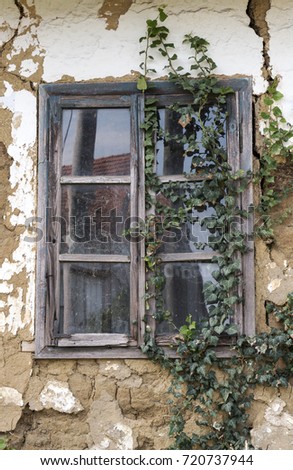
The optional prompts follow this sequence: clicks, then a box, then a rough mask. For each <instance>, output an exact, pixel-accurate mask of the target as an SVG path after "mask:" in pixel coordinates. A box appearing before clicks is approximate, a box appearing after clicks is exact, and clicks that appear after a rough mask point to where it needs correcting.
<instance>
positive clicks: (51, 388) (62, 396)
mask: <svg viewBox="0 0 293 470" xmlns="http://www.w3.org/2000/svg"><path fill="white" fill-rule="evenodd" d="M39 400H40V403H41V404H42V407H43V408H45V409H50V408H52V409H53V410H56V411H59V412H60V413H78V412H79V411H81V410H83V407H82V405H81V403H80V402H79V400H77V398H75V397H74V395H73V394H72V392H71V390H70V389H69V386H68V384H67V383H66V382H59V381H57V380H51V381H49V382H47V384H46V385H45V387H44V388H43V390H42V391H41V394H40V397H39Z"/></svg>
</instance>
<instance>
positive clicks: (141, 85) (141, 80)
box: [136, 75, 148, 91]
mask: <svg viewBox="0 0 293 470" xmlns="http://www.w3.org/2000/svg"><path fill="white" fill-rule="evenodd" d="M136 86H137V89H138V90H140V91H145V90H146V89H147V87H148V86H147V82H146V79H145V77H144V76H143V75H140V76H139V77H138V79H137V84H136Z"/></svg>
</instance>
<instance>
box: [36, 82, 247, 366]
mask: <svg viewBox="0 0 293 470" xmlns="http://www.w3.org/2000/svg"><path fill="white" fill-rule="evenodd" d="M219 82H220V83H221V84H225V86H230V87H232V88H233V89H234V91H235V93H234V94H231V95H229V96H228V101H227V104H228V113H229V118H228V123H227V149H228V155H229V161H230V164H231V166H232V168H233V169H234V170H235V171H237V170H238V169H241V168H242V169H244V170H249V169H251V168H252V101H251V97H252V85H251V79H250V78H239V79H233V78H232V79H225V80H220V81H219ZM178 92H179V91H178V88H176V86H174V85H173V84H170V83H168V82H154V83H153V84H152V90H151V95H153V96H156V97H158V99H159V97H160V96H162V97H165V98H164V99H165V100H166V99H167V101H168V99H170V97H171V96H175V95H176V94H177V95H178ZM181 93H182V92H181ZM164 99H163V101H164ZM119 102H120V103H122V104H121V106H122V105H124V106H125V104H126V105H128V106H129V107H130V108H131V119H132V129H133V134H132V136H131V143H132V150H131V159H132V165H131V175H130V176H125V177H112V178H110V177H108V178H106V179H104V178H103V177H97V176H94V177H86V179H85V178H84V177H64V176H63V177H61V175H60V163H59V160H58V158H57V159H56V158H55V154H56V153H57V154H58V152H59V151H60V122H61V112H62V109H63V108H66V107H72V108H79V107H96V106H97V105H100V106H107V105H109V103H112V105H113V103H116V105H117V106H119ZM143 115H144V97H143V95H142V94H141V93H140V92H139V91H138V90H137V88H136V84H135V83H123V82H121V83H98V84H95V83H90V84H48V85H41V86H40V91H39V165H38V220H39V221H41V228H42V233H43V237H42V239H41V240H40V241H39V242H38V247H37V290H36V292H37V294H36V312H37V314H36V357H37V358H103V357H105V358H117V357H118V358H141V357H145V356H144V355H143V353H142V352H141V350H140V347H139V346H140V345H141V344H142V343H143V335H144V322H143V318H144V315H145V305H144V303H145V302H144V292H145V266H144V255H145V253H144V242H143V241H140V242H138V243H131V255H130V259H126V258H127V257H126V256H123V259H122V255H116V257H115V255H112V256H111V257H110V258H109V257H108V258H107V255H106V257H105V256H104V255H83V256H82V257H81V258H78V255H59V260H55V266H57V264H58V263H57V262H58V261H64V262H66V261H71V260H77V261H78V260H79V259H83V260H84V259H85V257H89V256H90V260H91V261H96V262H100V261H103V262H105V261H106V262H114V261H115V260H116V261H120V262H131V277H130V279H131V294H130V295H131V305H132V307H131V309H132V313H131V315H132V321H131V325H132V330H133V331H132V334H133V338H135V340H130V341H129V340H127V338H125V337H122V335H116V337H115V335H114V334H113V335H111V337H112V338H111V339H110V341H109V337H108V336H107V335H99V336H98V337H97V335H95V334H92V335H90V334H87V335H86V336H87V337H84V335H75V338H63V339H62V338H60V339H59V340H58V339H57V340H56V338H54V335H53V329H54V325H53V318H52V315H51V317H50V315H48V299H47V292H48V283H50V282H51V276H52V275H56V273H55V274H54V273H52V272H50V257H49V256H48V252H49V251H50V250H53V252H54V251H55V253H56V249H55V248H54V247H55V246H56V241H57V243H58V235H59V234H58V233H50V230H51V229H52V228H51V227H49V226H48V227H47V226H46V218H47V207H50V204H48V184H49V178H50V176H49V173H50V165H55V166H56V167H55V170H54V174H55V175H56V178H57V180H56V181H55V182H52V180H51V181H50V185H52V184H54V185H55V187H56V201H58V198H59V192H60V187H61V185H62V184H65V183H66V184H81V183H82V184H85V183H86V184H90V183H95V184H97V183H99V184H107V183H113V184H122V183H126V184H130V185H131V196H132V198H131V201H132V202H131V215H133V216H137V217H139V218H140V219H143V220H144V219H145V205H144V191H145V188H144V176H143V175H144V150H143V133H142V131H141V130H140V124H141V123H142V122H143ZM163 178H164V177H163ZM163 178H162V179H163ZM177 179H178V178H177ZM238 203H239V204H240V206H241V207H242V208H243V209H248V208H249V207H250V206H251V205H252V204H253V194H252V186H251V184H249V186H248V187H247V189H246V190H245V192H244V193H243V194H241V195H240V196H239V201H238ZM57 214H58V210H57ZM246 223H247V222H246ZM243 230H247V227H245V228H244V227H243ZM48 241H49V243H48ZM249 245H250V251H249V252H248V253H247V254H245V255H244V256H243V257H242V260H241V261H242V272H243V283H242V286H241V291H242V295H243V297H244V303H243V306H242V305H240V306H239V307H238V308H237V311H236V314H235V315H236V323H237V324H238V327H239V330H240V332H241V333H246V334H253V333H254V331H255V312H254V252H253V242H252V241H249ZM54 256H55V257H56V255H54V254H53V257H54ZM74 257H75V258H74ZM73 258H74V259H73ZM114 258H115V260H114ZM165 258H166V260H171V259H173V258H174V256H173V258H172V256H171V257H170V256H168V255H165ZM175 258H176V256H175ZM51 259H52V258H51ZM193 259H194V261H201V260H203V259H204V260H207V255H204V256H203V254H202V253H198V254H193ZM180 260H181V261H182V260H183V258H182V256H181V258H180ZM188 260H190V254H188ZM56 261H57V262H56ZM175 261H178V259H177V260H176V259H175ZM57 283H58V282H57ZM52 300H53V301H54V299H52ZM102 336H104V337H102ZM58 342H59V345H58ZM165 345H166V342H165ZM166 347H167V346H166ZM220 353H221V354H222V355H226V354H229V353H228V350H227V348H226V347H225V346H223V347H222V348H220Z"/></svg>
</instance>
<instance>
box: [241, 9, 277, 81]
mask: <svg viewBox="0 0 293 470" xmlns="http://www.w3.org/2000/svg"><path fill="white" fill-rule="evenodd" d="M270 8H271V0H249V1H248V5H247V9H246V13H247V15H248V16H249V18H250V24H249V26H250V27H251V28H252V29H253V30H254V31H255V33H256V34H257V35H258V36H259V37H260V38H262V40H263V68H262V73H263V77H264V78H265V79H266V80H268V81H270V80H271V78H272V77H271V64H270V55H269V51H270V33H269V27H268V23H267V21H266V15H267V12H268V11H269V10H270Z"/></svg>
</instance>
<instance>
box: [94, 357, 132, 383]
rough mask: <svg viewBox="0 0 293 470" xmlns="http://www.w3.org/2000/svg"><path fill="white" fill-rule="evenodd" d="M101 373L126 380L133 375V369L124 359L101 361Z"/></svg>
mask: <svg viewBox="0 0 293 470" xmlns="http://www.w3.org/2000/svg"><path fill="white" fill-rule="evenodd" d="M100 374H102V375H106V376H107V377H113V378H115V379H116V380H124V379H127V378H128V377H130V376H131V370H130V368H129V367H127V365H125V364H124V362H123V361H101V362H100Z"/></svg>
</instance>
